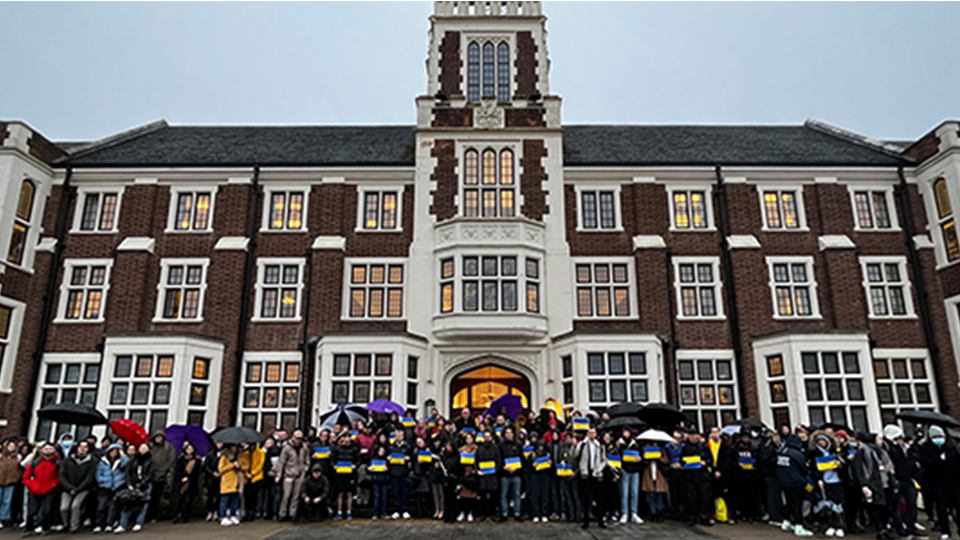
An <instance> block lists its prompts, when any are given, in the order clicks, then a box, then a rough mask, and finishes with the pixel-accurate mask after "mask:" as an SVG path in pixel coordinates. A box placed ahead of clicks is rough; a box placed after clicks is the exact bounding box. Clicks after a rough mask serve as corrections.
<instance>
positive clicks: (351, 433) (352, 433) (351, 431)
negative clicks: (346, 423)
mask: <svg viewBox="0 0 960 540" xmlns="http://www.w3.org/2000/svg"><path fill="white" fill-rule="evenodd" d="M359 434H360V432H359V431H357V430H355V429H352V430H350V438H351V439H353V440H357V435H359Z"/></svg>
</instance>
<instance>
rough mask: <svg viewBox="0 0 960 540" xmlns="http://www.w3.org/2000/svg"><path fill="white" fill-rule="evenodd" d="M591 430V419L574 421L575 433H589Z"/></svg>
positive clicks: (576, 419) (575, 419)
mask: <svg viewBox="0 0 960 540" xmlns="http://www.w3.org/2000/svg"><path fill="white" fill-rule="evenodd" d="M588 429H590V419H589V418H574V419H573V430H574V431H587V430H588Z"/></svg>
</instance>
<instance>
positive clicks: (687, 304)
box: [673, 257, 723, 318]
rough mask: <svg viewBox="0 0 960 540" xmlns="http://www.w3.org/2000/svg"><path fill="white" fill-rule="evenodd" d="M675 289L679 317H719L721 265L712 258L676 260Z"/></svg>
mask: <svg viewBox="0 0 960 540" xmlns="http://www.w3.org/2000/svg"><path fill="white" fill-rule="evenodd" d="M673 264H674V287H675V288H676V291H677V300H678V302H677V303H678V305H679V306H680V318H714V317H722V316H723V309H722V306H721V305H720V299H721V296H720V276H719V269H720V263H719V261H718V260H717V259H716V258H715V257H687V258H675V259H674V260H673Z"/></svg>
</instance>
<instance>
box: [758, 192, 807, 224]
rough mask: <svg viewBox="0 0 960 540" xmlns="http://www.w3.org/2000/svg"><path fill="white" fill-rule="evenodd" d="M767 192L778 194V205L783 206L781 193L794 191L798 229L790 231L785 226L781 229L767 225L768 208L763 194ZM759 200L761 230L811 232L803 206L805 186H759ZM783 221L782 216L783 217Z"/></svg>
mask: <svg viewBox="0 0 960 540" xmlns="http://www.w3.org/2000/svg"><path fill="white" fill-rule="evenodd" d="M766 191H775V192H777V204H778V205H782V201H781V200H780V193H782V192H784V191H792V192H793V193H794V195H795V196H796V201H797V227H795V228H792V229H789V228H787V227H786V226H785V225H783V226H780V227H770V226H769V224H768V223H767V206H766V204H764V201H763V194H764V192H766ZM757 200H758V201H759V203H760V225H761V230H763V231H765V232H766V231H769V232H809V231H810V229H809V228H808V227H807V212H806V208H805V206H804V204H803V184H785V185H780V184H757ZM778 208H782V206H778ZM781 219H782V215H781Z"/></svg>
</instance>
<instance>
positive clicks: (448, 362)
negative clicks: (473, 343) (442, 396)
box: [440, 353, 540, 373]
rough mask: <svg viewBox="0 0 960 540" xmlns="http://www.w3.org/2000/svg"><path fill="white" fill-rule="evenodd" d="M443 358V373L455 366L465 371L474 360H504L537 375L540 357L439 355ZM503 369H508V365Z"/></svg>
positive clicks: (516, 355) (485, 354) (518, 355)
mask: <svg viewBox="0 0 960 540" xmlns="http://www.w3.org/2000/svg"><path fill="white" fill-rule="evenodd" d="M440 356H441V357H442V358H443V370H444V372H446V371H448V370H450V369H452V368H455V367H457V366H461V365H463V366H464V367H465V369H466V368H467V366H470V364H472V363H473V362H474V361H476V360H482V361H484V362H485V361H488V360H489V361H493V360H501V361H503V360H506V361H507V362H508V363H509V362H513V363H515V364H519V365H521V366H523V367H525V368H527V369H529V370H530V371H531V372H533V373H537V371H539V367H540V355H539V354H500V353H472V354H458V355H450V354H441V355H440ZM505 367H508V368H509V367H510V366H509V365H507V366H505Z"/></svg>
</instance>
